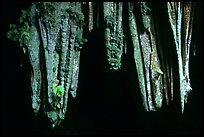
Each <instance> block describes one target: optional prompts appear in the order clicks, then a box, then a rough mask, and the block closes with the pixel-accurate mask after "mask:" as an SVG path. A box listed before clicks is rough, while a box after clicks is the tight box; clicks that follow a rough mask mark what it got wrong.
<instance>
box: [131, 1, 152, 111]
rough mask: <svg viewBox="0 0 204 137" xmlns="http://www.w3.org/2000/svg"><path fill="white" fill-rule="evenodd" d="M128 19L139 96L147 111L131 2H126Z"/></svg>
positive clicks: (141, 61)
mask: <svg viewBox="0 0 204 137" xmlns="http://www.w3.org/2000/svg"><path fill="white" fill-rule="evenodd" d="M128 11H129V15H128V20H129V27H130V33H131V38H132V43H133V47H134V59H135V64H136V69H137V74H138V80H139V86H140V90H141V96H142V102H143V106H144V108H145V110H146V111H149V107H148V102H147V95H146V86H145V85H146V84H145V73H144V70H143V60H142V53H141V52H142V50H141V48H140V43H139V36H138V30H137V25H136V19H135V15H134V13H133V5H132V3H128Z"/></svg>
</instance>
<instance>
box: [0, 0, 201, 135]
mask: <svg viewBox="0 0 204 137" xmlns="http://www.w3.org/2000/svg"><path fill="white" fill-rule="evenodd" d="M29 4H30V3H29V2H27V3H26V2H24V3H22V2H10V3H9V2H8V3H6V2H5V3H3V4H2V5H1V6H2V8H1V9H2V11H1V14H2V21H1V23H2V24H1V28H2V32H3V36H2V37H1V38H2V42H1V50H2V51H1V59H2V60H1V61H2V66H3V69H2V71H1V74H2V76H3V77H1V78H2V79H1V80H2V82H1V83H2V88H1V92H2V93H1V98H2V99H1V103H2V105H1V107H2V108H1V109H2V110H1V114H2V117H1V120H2V122H1V126H2V131H3V133H4V134H43V135H46V134H66V135H72V134H74V135H77V134H134V135H140V134H141V135H148V134H149V135H150V134H151V135H152V134H179V135H180V134H192V135H201V134H202V124H203V123H202V109H203V106H202V101H201V98H202V95H203V94H202V93H201V72H202V71H201V67H202V61H201V54H202V52H201V30H202V29H201V27H202V25H201V23H200V22H199V20H198V22H197V23H198V24H197V28H196V29H197V30H200V31H197V32H196V36H197V41H198V42H197V55H196V56H193V55H190V79H191V85H192V89H193V90H192V92H191V93H190V94H189V98H188V103H187V104H185V110H184V113H183V114H181V109H180V104H179V103H180V102H179V101H174V102H172V103H171V104H170V105H169V106H164V107H162V109H160V110H158V111H156V112H145V111H144V110H143V108H142V105H141V104H140V95H139V85H138V84H137V77H136V76H137V72H136V69H135V64H134V61H133V57H132V53H129V54H126V55H124V56H123V57H122V64H123V65H122V69H121V70H119V71H117V72H114V73H113V72H109V71H108V69H107V64H106V63H102V62H105V59H104V56H105V55H104V52H103V51H104V49H103V44H102V43H103V41H102V39H101V37H102V36H101V33H100V30H93V31H92V33H91V34H90V35H89V39H88V40H89V42H88V43H87V44H86V45H85V46H84V48H83V50H82V53H81V61H80V62H81V64H80V73H79V87H78V91H77V92H78V95H77V97H76V98H75V99H70V100H69V105H68V112H67V114H66V118H65V120H64V121H63V122H62V123H61V125H60V126H59V127H57V128H56V129H52V128H51V124H50V122H49V121H48V120H47V118H46V117H44V116H35V115H34V113H33V110H32V107H31V97H30V93H29V82H30V81H29V78H30V76H29V75H30V73H29V70H30V68H29V65H23V67H20V66H19V64H20V62H21V61H22V60H21V59H22V50H21V49H20V47H19V46H18V45H16V43H15V42H12V41H10V40H9V39H7V38H6V37H5V34H6V32H7V31H8V30H9V24H11V23H15V22H17V21H18V17H19V14H20V11H21V10H22V9H24V8H26V7H27V6H28V5H29ZM200 9H201V6H200ZM197 16H198V18H199V17H200V19H201V14H200V15H197ZM198 26H199V27H198ZM23 61H24V64H26V62H27V60H26V59H25V57H24V60H23Z"/></svg>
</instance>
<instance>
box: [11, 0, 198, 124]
mask: <svg viewBox="0 0 204 137" xmlns="http://www.w3.org/2000/svg"><path fill="white" fill-rule="evenodd" d="M82 5H83V6H82ZM95 5H96V3H93V2H87V3H86V2H36V3H32V4H31V6H30V8H29V9H28V10H27V11H24V10H23V11H22V15H21V17H20V19H19V21H20V22H19V25H14V24H11V25H10V28H11V30H10V31H9V32H8V33H7V37H8V38H10V39H12V40H14V41H17V42H19V43H20V46H21V47H22V49H23V51H24V53H26V54H28V55H29V60H30V63H31V66H32V70H31V71H32V75H31V93H32V96H31V98H32V108H33V110H34V112H35V113H36V114H39V113H40V112H43V113H44V114H46V115H47V116H48V117H49V118H50V120H51V122H52V125H53V127H55V126H56V125H59V123H60V122H61V120H63V119H64V118H65V113H66V111H67V107H68V101H69V97H68V95H69V94H70V95H72V97H73V98H75V97H76V95H77V87H78V75H79V64H80V51H81V49H82V48H83V45H84V43H85V42H86V41H87V40H86V39H85V38H84V36H83V32H84V28H85V27H86V28H87V33H90V32H91V31H92V30H93V29H94V27H95V26H96V27H97V28H102V29H104V31H101V32H104V34H103V36H104V43H103V45H104V47H105V49H106V54H107V55H106V59H107V62H108V68H110V70H111V72H114V71H118V70H119V69H122V63H121V58H122V56H123V55H125V54H126V53H127V52H130V51H129V49H130V48H129V47H130V46H132V49H133V54H134V55H133V56H134V62H135V66H136V71H137V76H138V83H139V88H140V94H141V98H142V103H141V104H143V107H144V109H145V110H146V111H156V110H157V109H160V108H161V107H162V105H163V104H164V103H165V104H166V105H169V104H170V103H171V101H173V99H174V95H175V92H178V91H179V92H180V93H179V94H180V102H181V108H182V112H184V103H185V102H187V96H188V93H189V92H190V91H191V86H190V78H189V55H190V46H191V39H192V29H193V20H194V7H195V5H194V4H193V3H191V2H182V3H181V2H166V3H162V4H161V5H162V6H161V5H160V7H159V9H156V8H155V7H156V6H155V5H157V4H153V3H148V2H127V3H123V2H103V3H99V5H98V8H99V7H100V6H101V7H100V8H101V9H102V10H101V11H102V12H103V14H102V15H103V16H99V15H97V14H98V13H99V11H100V10H99V9H97V8H95V7H94V6H95ZM158 5H159V4H158ZM83 7H85V9H87V11H88V12H86V10H84V9H83ZM125 7H126V8H125ZM156 10H159V11H160V12H162V13H163V14H162V15H165V17H161V19H164V21H165V20H166V22H165V23H166V24H165V25H166V26H165V27H166V29H168V30H169V31H168V32H165V31H163V30H162V29H164V28H162V27H161V26H160V25H161V24H160V25H159V22H160V23H161V21H160V20H161V19H160V17H158V15H155V13H158V12H155V11H156ZM124 12H125V13H128V14H127V15H125V16H124V14H123V13H124ZM95 16H97V17H95ZM85 17H87V22H88V23H87V22H85V19H84V18H85ZM96 18H97V19H96ZM124 20H125V21H124ZM99 21H101V22H102V24H100V23H99ZM124 22H126V23H127V24H124ZM96 24H97V25H96ZM99 25H102V27H101V26H100V27H99ZM84 26H85V27H84ZM127 30H128V31H127ZM127 32H129V33H127ZM161 32H162V34H161ZM163 33H164V35H163ZM166 37H168V38H166ZM163 39H165V40H168V42H169V43H165V42H164V40H163ZM127 40H129V42H127ZM174 53H175V54H174ZM174 55H176V57H172V56H174ZM175 58H176V59H175ZM176 68H178V70H176ZM177 74H179V76H178V77H176V75H177ZM176 78H178V81H179V84H178V83H176V82H175V79H176ZM175 84H178V86H177V87H179V88H180V89H174V87H175ZM124 92H125V91H124Z"/></svg>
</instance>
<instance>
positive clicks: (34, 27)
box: [9, 2, 86, 127]
mask: <svg viewBox="0 0 204 137" xmlns="http://www.w3.org/2000/svg"><path fill="white" fill-rule="evenodd" d="M23 13H24V15H23V18H22V17H21V18H22V19H24V20H27V23H26V25H27V28H28V29H26V33H25V32H24V33H22V31H20V30H22V29H21V28H20V26H19V27H17V29H16V28H14V29H16V30H18V34H19V39H20V40H21V41H22V38H23V37H20V36H24V37H25V36H26V37H25V38H26V41H25V40H24V41H23V42H21V45H23V46H22V47H23V48H24V49H27V51H26V52H27V53H28V55H29V60H30V63H31V66H32V75H31V93H32V94H31V98H32V108H33V110H34V112H35V113H39V111H42V112H44V113H45V114H46V115H47V116H48V117H49V118H50V120H51V122H52V126H53V127H54V126H55V125H58V124H59V123H60V122H61V120H62V119H64V117H65V113H66V110H67V103H68V95H69V92H70V93H71V95H72V97H74V98H75V97H76V91H77V86H78V74H79V61H80V50H81V48H82V45H83V44H84V42H85V41H86V39H84V38H83V36H82V34H83V25H84V15H83V13H82V9H81V2H37V3H32V5H31V6H30V8H29V9H28V10H27V11H24V12H23ZM25 13H26V14H25ZM22 19H20V20H21V21H20V23H21V24H22V23H23V20H22ZM23 25H24V24H23ZM20 33H22V34H20ZM12 34H15V32H10V33H9V35H12ZM25 34H26V35H25Z"/></svg>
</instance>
